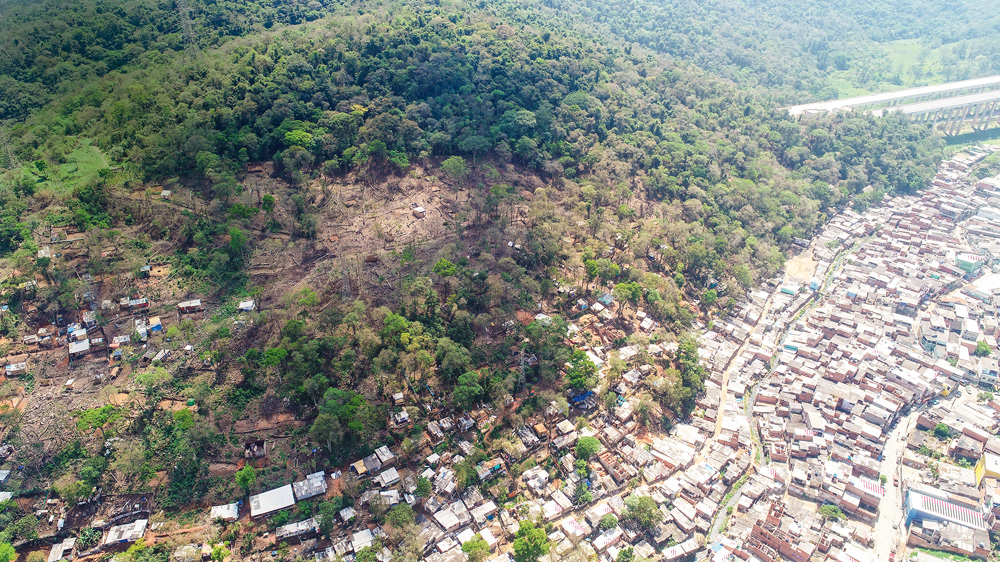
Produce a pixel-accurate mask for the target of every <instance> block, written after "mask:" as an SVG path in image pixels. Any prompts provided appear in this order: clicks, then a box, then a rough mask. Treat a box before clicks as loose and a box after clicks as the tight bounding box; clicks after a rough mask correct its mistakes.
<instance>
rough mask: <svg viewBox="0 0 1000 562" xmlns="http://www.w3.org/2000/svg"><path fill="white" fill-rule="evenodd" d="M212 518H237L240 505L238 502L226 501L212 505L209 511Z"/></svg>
mask: <svg viewBox="0 0 1000 562" xmlns="http://www.w3.org/2000/svg"><path fill="white" fill-rule="evenodd" d="M210 515H211V517H212V519H231V520H234V521H235V520H236V519H239V516H240V505H239V504H238V503H228V504H225V505H215V506H212V511H211V513H210Z"/></svg>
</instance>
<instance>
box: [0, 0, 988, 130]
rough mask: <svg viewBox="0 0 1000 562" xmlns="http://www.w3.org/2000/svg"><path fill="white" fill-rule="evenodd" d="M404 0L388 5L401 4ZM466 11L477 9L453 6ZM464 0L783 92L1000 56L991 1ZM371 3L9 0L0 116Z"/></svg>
mask: <svg viewBox="0 0 1000 562" xmlns="http://www.w3.org/2000/svg"><path fill="white" fill-rule="evenodd" d="M403 8H404V5H402V4H400V5H398V6H397V5H391V4H387V5H385V6H384V7H383V9H387V10H388V11H392V12H397V11H399V10H401V9H403ZM450 8H451V9H453V10H454V11H455V12H457V13H462V14H465V13H468V12H469V9H467V8H465V7H464V6H462V5H460V4H457V5H454V6H450ZM469 8H472V9H475V10H481V11H483V12H486V13H492V14H494V15H497V16H499V17H501V18H502V19H503V20H505V21H507V22H508V23H509V24H511V25H514V26H521V25H530V26H532V27H534V28H537V29H543V30H547V31H548V32H550V33H551V32H555V33H565V32H567V31H570V32H574V33H580V34H581V35H585V36H590V35H595V32H596V36H598V37H610V38H611V39H612V40H613V41H616V42H618V43H619V44H621V45H623V46H624V47H625V48H626V49H630V48H631V45H632V44H636V45H641V46H644V47H647V48H649V49H652V50H653V51H655V52H659V53H664V54H667V55H670V56H672V57H674V58H676V59H678V60H683V61H685V62H686V63H690V64H694V65H697V66H699V67H701V68H703V69H705V70H708V71H710V72H713V73H717V74H719V75H722V76H724V77H725V78H728V79H731V80H735V81H736V82H738V83H741V84H745V85H762V86H765V87H767V88H768V89H770V90H771V91H772V92H773V93H775V94H777V95H779V96H780V97H781V98H782V99H783V100H785V101H791V100H797V101H802V100H805V99H815V98H817V97H827V98H833V97H837V95H838V93H841V92H845V93H853V92H857V91H872V90H879V89H884V88H891V87H901V86H904V85H910V84H920V83H927V82H936V81H944V80H951V79H961V78H968V77H972V76H974V75H982V74H988V73H992V72H996V71H997V70H998V68H1000V67H998V65H1000V62H998V61H1000V56H998V55H1000V41H998V40H997V38H996V29H997V25H998V18H1000V15H998V14H997V11H996V10H995V6H993V5H992V3H991V2H990V1H989V0H973V1H970V2H963V3H951V2H947V3H946V2H942V1H940V0H919V1H913V2H909V1H905V2H904V1H901V0H894V1H892V2H888V3H880V4H872V3H870V2H863V1H860V0H850V1H847V2H839V3H836V5H832V4H831V3H830V2H825V1H821V0H806V1H801V2H778V1H771V2H751V1H748V0H712V1H710V2H695V1H693V0H671V1H669V2H654V1H651V0H622V1H615V2H610V3H609V2H593V1H585V2H575V1H565V0H562V1H557V0H549V1H546V2H543V3H537V2H523V1H518V0H482V1H479V2H475V3H473V4H472V6H470V7H469ZM369 10H370V6H367V5H362V4H357V5H351V4H348V5H343V4H340V3H336V2H331V1H326V2H320V1H318V0H312V1H310V2H283V1H278V0H253V1H233V0H212V1H206V0H191V1H189V2H180V3H175V2H166V1H159V2H157V1H154V0H129V1H127V2H113V1H110V0H77V1H76V2H62V1H60V0H42V1H39V2H31V3H28V4H23V3H21V2H12V1H9V2H5V3H3V4H2V5H0V16H2V17H0V119H4V118H7V117H14V118H23V117H25V116H26V115H28V114H29V113H30V112H31V111H33V110H35V109H37V108H38V107H40V106H42V105H44V104H45V103H46V102H48V101H50V100H51V99H53V97H54V96H58V95H59V94H63V93H66V92H67V91H70V90H71V89H72V88H74V87H76V86H78V85H79V84H81V83H82V82H84V81H88V80H93V79H94V78H99V77H101V76H105V75H107V74H108V73H109V72H114V71H115V70H117V69H121V68H123V67H125V66H126V65H132V64H141V65H154V66H155V65H156V64H158V63H159V62H161V61H162V60H164V57H168V56H170V55H171V54H173V53H176V52H177V51H180V50H182V49H183V48H185V47H191V48H197V47H199V46H200V47H212V46H216V45H219V44H221V43H224V42H226V41H228V40H230V39H232V38H235V37H240V36H244V35H247V34H250V33H256V32H261V31H266V30H269V29H273V28H275V26H279V27H280V26H283V25H289V24H290V25H296V24H301V23H304V22H308V21H314V20H317V19H319V18H321V17H323V16H327V15H330V14H346V13H355V14H356V13H359V12H363V11H369Z"/></svg>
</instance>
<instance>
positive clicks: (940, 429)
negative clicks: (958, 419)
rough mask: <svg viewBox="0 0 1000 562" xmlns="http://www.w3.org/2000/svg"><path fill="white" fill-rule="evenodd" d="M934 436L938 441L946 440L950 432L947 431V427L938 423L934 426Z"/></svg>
mask: <svg viewBox="0 0 1000 562" xmlns="http://www.w3.org/2000/svg"><path fill="white" fill-rule="evenodd" d="M934 436H935V437H937V438H938V439H947V438H948V437H950V436H951V430H950V429H948V426H947V425H945V424H943V423H939V424H937V425H935V426H934Z"/></svg>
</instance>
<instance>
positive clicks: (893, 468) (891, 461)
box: [872, 386, 978, 560]
mask: <svg viewBox="0 0 1000 562" xmlns="http://www.w3.org/2000/svg"><path fill="white" fill-rule="evenodd" d="M977 393H978V389H977V388H976V387H975V386H964V387H961V396H956V395H955V394H954V393H953V394H952V396H951V397H950V398H947V399H945V400H946V401H947V402H950V403H951V408H955V407H957V406H960V405H962V404H966V403H969V402H974V401H975V399H976V396H977ZM924 409H925V408H923V407H915V408H913V410H911V411H910V414H909V415H907V416H905V417H903V418H900V420H899V423H898V424H897V425H896V429H894V430H893V431H892V433H890V434H889V438H888V441H886V444H885V449H884V450H883V455H882V465H881V468H880V469H879V471H880V472H881V473H882V474H884V475H885V476H886V478H888V481H887V482H886V489H885V496H884V497H883V498H882V502H881V503H880V504H879V513H878V518H877V519H876V520H875V525H874V526H873V527H872V535H873V536H874V537H875V560H888V559H889V552H890V551H891V550H892V549H893V548H896V549H898V552H899V553H901V552H902V548H903V547H904V546H905V544H906V526H905V525H903V497H902V491H901V489H900V487H899V486H893V485H892V478H893V476H896V477H898V478H899V483H900V484H901V485H902V483H903V479H902V477H901V476H902V473H901V470H902V468H901V464H900V461H901V460H902V457H903V450H904V449H905V448H906V436H907V435H909V433H910V430H911V429H913V426H914V424H915V423H916V420H917V416H919V415H920V412H922V411H923V410H924ZM894 524H895V525H897V527H898V528H897V529H893V528H892V526H893V525H894Z"/></svg>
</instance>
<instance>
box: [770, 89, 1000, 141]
mask: <svg viewBox="0 0 1000 562" xmlns="http://www.w3.org/2000/svg"><path fill="white" fill-rule="evenodd" d="M838 111H867V112H871V113H874V114H877V115H881V114H883V113H885V112H888V111H899V112H901V113H904V114H906V115H909V116H910V118H911V119H913V120H914V121H917V122H920V123H932V124H934V125H940V129H941V131H942V132H943V133H944V134H945V135H946V136H953V135H957V134H959V133H961V132H962V131H963V128H964V127H965V126H966V125H970V126H971V127H972V130H973V131H981V130H984V129H986V128H988V127H989V126H990V125H993V124H996V123H997V118H998V117H1000V76H991V77H989V78H976V79H974V80H963V81H960V82H949V83H948V84H939V85H937V86H924V87H922V88H912V89H909V90H900V91H897V92H886V93H882V94H872V95H870V96H861V97H856V98H847V99H840V100H832V101H825V102H816V103H807V104H803V105H796V106H794V107H790V108H788V112H789V114H791V115H792V116H794V117H796V118H802V117H806V116H809V115H816V114H825V113H836V112H838Z"/></svg>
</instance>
